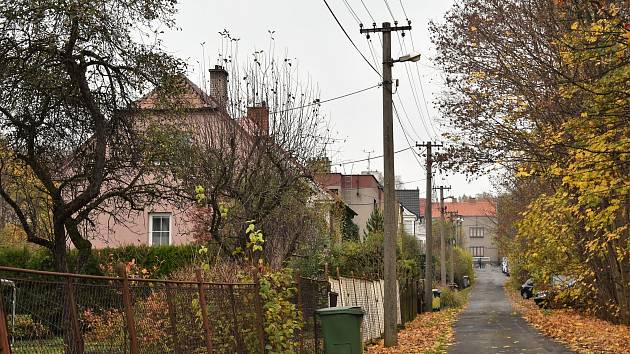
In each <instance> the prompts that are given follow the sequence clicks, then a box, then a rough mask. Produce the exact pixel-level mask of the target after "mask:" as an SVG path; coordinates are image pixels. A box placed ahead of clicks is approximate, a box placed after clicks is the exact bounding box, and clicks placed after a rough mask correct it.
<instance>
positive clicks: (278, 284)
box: [260, 269, 302, 353]
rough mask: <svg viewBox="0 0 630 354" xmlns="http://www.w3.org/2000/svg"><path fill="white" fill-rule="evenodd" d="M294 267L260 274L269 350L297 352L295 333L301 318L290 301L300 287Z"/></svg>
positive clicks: (271, 351) (274, 351) (299, 325)
mask: <svg viewBox="0 0 630 354" xmlns="http://www.w3.org/2000/svg"><path fill="white" fill-rule="evenodd" d="M292 273H293V272H292V270H291V269H283V270H281V271H277V272H268V273H264V274H263V275H262V277H261V278H260V297H261V298H262V300H263V311H264V321H265V334H266V337H267V344H266V347H265V348H266V349H267V351H268V352H269V353H295V352H296V351H297V344H298V343H297V342H296V341H295V334H296V332H297V331H298V330H299V329H300V327H301V324H302V318H301V316H300V312H299V311H298V309H297V308H296V306H295V305H294V304H293V303H292V302H291V299H293V297H294V296H295V294H296V292H297V289H296V288H295V284H294V283H293V275H292Z"/></svg>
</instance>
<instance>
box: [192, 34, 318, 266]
mask: <svg viewBox="0 0 630 354" xmlns="http://www.w3.org/2000/svg"><path fill="white" fill-rule="evenodd" d="M226 35H227V34H226ZM272 41H273V38H272ZM251 58H252V59H251V61H248V62H247V63H246V64H245V65H244V66H239V65H237V58H236V57H231V58H229V59H227V58H226V59H225V60H224V62H223V64H224V66H226V67H230V66H231V74H230V78H231V81H230V83H229V89H228V90H227V91H229V94H228V92H226V94H228V96H227V97H225V98H224V99H222V98H221V97H217V95H214V97H213V99H215V100H217V101H219V102H221V101H223V100H224V101H225V103H224V104H225V106H224V107H225V112H221V113H220V114H215V115H214V117H213V118H211V119H202V120H196V122H195V123H194V125H195V127H194V130H195V131H196V132H197V133H196V138H195V139H196V140H197V145H198V147H199V151H198V154H197V155H196V161H197V162H196V163H195V166H194V167H193V168H192V170H195V173H194V176H195V177H194V178H191V182H192V183H194V184H195V185H199V186H203V188H204V195H205V201H204V202H205V203H206V204H207V205H208V206H209V209H208V210H207V213H205V214H204V215H205V217H204V218H203V222H202V223H201V225H200V227H201V229H202V230H203V231H207V233H206V235H205V239H206V240H211V241H213V242H218V243H219V244H220V245H221V246H222V247H223V248H224V249H225V250H226V251H228V252H233V251H234V250H235V249H244V247H245V245H246V243H247V238H246V237H245V233H244V230H245V227H246V226H247V224H246V221H250V220H254V221H255V223H256V224H257V225H258V226H259V227H261V228H262V229H263V231H264V233H265V235H266V238H267V242H266V245H267V248H266V249H265V252H266V254H267V256H268V258H274V259H276V260H277V261H275V263H276V264H279V263H280V262H281V261H282V259H284V258H286V257H287V256H289V255H291V254H292V252H293V251H294V250H295V249H296V247H297V245H298V241H301V240H303V239H305V235H307V234H313V235H314V233H315V232H310V233H309V232H306V230H307V229H308V228H309V227H306V225H304V221H305V220H314V219H316V217H315V211H313V212H310V211H308V208H309V207H313V206H314V203H313V198H314V195H315V194H317V193H325V192H323V191H322V190H318V188H317V186H316V184H315V183H314V182H313V181H312V180H311V179H310V171H309V169H308V168H307V166H308V164H309V161H311V160H313V159H318V158H321V157H322V156H323V155H324V153H325V146H326V144H327V143H328V142H329V139H328V131H327V127H326V124H325V120H324V118H323V116H322V115H321V114H320V111H319V108H320V107H319V100H318V99H317V90H316V89H315V88H314V86H313V84H312V83H311V82H310V80H307V81H306V82H305V83H304V82H303V81H301V77H300V74H299V72H298V70H297V68H296V65H295V64H294V60H292V59H289V58H284V57H283V58H280V59H279V58H278V57H276V56H274V54H273V50H272V51H271V52H267V53H265V52H263V51H257V52H255V53H254V54H253V55H252V57H251ZM222 107H223V106H222ZM191 188H192V186H191ZM298 216H299V217H298ZM311 226H312V223H311ZM289 231H290V232H289ZM300 231H304V232H300ZM318 232H319V231H318ZM202 234H203V232H202ZM202 238H203V236H202Z"/></svg>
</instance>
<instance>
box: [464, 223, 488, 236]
mask: <svg viewBox="0 0 630 354" xmlns="http://www.w3.org/2000/svg"><path fill="white" fill-rule="evenodd" d="M473 230H481V232H480V233H477V232H476V233H474V234H473ZM468 235H469V237H470V238H484V237H486V228H485V227H483V226H471V227H470V228H469V229H468Z"/></svg>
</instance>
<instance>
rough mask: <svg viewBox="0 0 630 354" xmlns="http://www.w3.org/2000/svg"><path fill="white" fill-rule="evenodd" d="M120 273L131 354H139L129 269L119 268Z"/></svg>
mask: <svg viewBox="0 0 630 354" xmlns="http://www.w3.org/2000/svg"><path fill="white" fill-rule="evenodd" d="M118 272H119V274H120V277H121V278H122V296H123V305H124V307H125V320H126V324H127V332H128V333H129V344H130V346H131V348H130V350H131V354H138V353H139V351H138V336H137V333H136V321H135V319H134V317H133V303H132V301H131V292H130V289H129V277H128V276H127V269H126V268H125V267H124V265H121V266H120V267H119V269H118Z"/></svg>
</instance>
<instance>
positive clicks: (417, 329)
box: [366, 309, 462, 354]
mask: <svg viewBox="0 0 630 354" xmlns="http://www.w3.org/2000/svg"><path fill="white" fill-rule="evenodd" d="M461 310H462V309H443V310H442V311H439V312H426V313H422V314H420V315H418V317H416V319H415V320H413V321H411V322H409V323H408V324H407V325H406V326H405V328H404V329H403V330H401V331H399V332H398V345H397V346H395V347H391V348H385V347H384V346H383V340H382V339H381V340H379V341H378V343H377V344H375V345H371V346H369V347H368V348H367V350H366V353H367V354H377V353H378V354H403V353H404V354H412V353H435V354H438V353H446V347H447V345H448V344H449V343H450V342H451V341H452V340H453V324H454V323H455V320H456V318H457V314H458V313H459V312H460V311H461Z"/></svg>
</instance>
